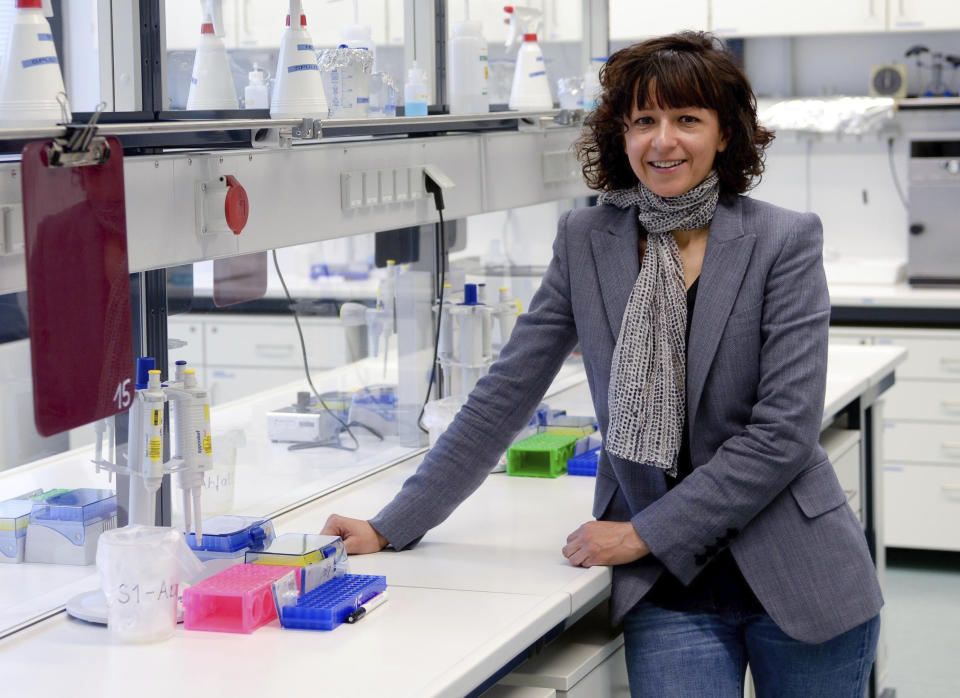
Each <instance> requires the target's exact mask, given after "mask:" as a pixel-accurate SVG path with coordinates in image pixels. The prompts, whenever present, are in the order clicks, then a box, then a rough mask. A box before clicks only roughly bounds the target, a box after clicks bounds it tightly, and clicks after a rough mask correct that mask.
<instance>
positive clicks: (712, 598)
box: [644, 277, 763, 613]
mask: <svg viewBox="0 0 960 698" xmlns="http://www.w3.org/2000/svg"><path fill="white" fill-rule="evenodd" d="M699 284H700V278H699V277H697V280H696V281H694V282H693V285H692V286H690V288H689V289H688V290H687V327H686V344H687V345H689V344H690V322H691V319H692V318H693V308H694V306H695V305H696V302H697V287H698V286H699ZM688 363H689V362H688ZM692 469H693V465H692V463H691V462H690V437H689V435H688V434H687V420H686V418H684V422H683V436H682V437H681V440H680V452H679V453H678V454H677V477H676V478H673V477H670V476H669V475H666V474H664V477H665V478H666V480H667V489H673V488H674V487H676V486H677V485H678V484H679V483H680V482H681V481H682V480H683V478H685V477H686V476H687V475H689V474H690V471H691V470H692ZM644 600H646V601H651V602H653V603H655V604H656V605H658V606H661V607H663V608H669V609H672V610H675V611H695V612H701V613H703V612H706V613H718V612H720V611H728V610H734V611H743V612H759V611H762V610H763V606H761V605H760V602H759V601H758V600H757V597H756V596H754V593H753V591H752V590H751V589H750V586H749V585H748V584H747V581H746V580H745V579H744V578H743V575H742V574H740V568H739V567H737V563H736V561H735V560H734V559H733V555H732V554H731V553H730V550H729V548H725V549H724V550H722V551H721V552H720V553H718V554H717V556H716V557H715V558H713V560H711V561H710V562H709V563H708V564H707V566H706V567H704V568H703V569H702V570H701V571H700V574H698V575H697V576H696V577H695V578H694V580H693V581H692V582H691V583H690V586H684V585H683V582H681V581H680V580H679V579H677V578H676V577H674V576H673V575H672V574H670V571H669V570H664V572H663V574H662V575H660V578H659V579H658V580H657V582H656V584H654V585H653V588H652V589H651V590H650V591H649V592H647V595H646V596H645V597H644Z"/></svg>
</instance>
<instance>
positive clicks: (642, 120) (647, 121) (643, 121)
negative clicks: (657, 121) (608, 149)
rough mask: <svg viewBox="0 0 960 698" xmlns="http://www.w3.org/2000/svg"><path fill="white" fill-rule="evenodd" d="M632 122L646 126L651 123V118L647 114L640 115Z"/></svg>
mask: <svg viewBox="0 0 960 698" xmlns="http://www.w3.org/2000/svg"><path fill="white" fill-rule="evenodd" d="M633 123H634V124H636V125H637V126H648V125H650V124H652V123H653V119H652V118H650V117H649V116H640V117H637V118H636V119H634V120H633Z"/></svg>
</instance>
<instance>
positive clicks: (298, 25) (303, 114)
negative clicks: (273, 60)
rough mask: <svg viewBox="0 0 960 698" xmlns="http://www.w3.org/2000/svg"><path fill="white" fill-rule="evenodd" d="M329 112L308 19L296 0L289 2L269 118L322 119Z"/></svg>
mask: <svg viewBox="0 0 960 698" xmlns="http://www.w3.org/2000/svg"><path fill="white" fill-rule="evenodd" d="M328 113H329V109H328V106H327V97H326V94H325V93H324V91H323V80H322V79H321V78H320V66H318V65H317V53H316V51H315V50H314V47H313V39H312V38H311V37H310V32H308V31H307V16H306V15H305V14H303V11H302V5H301V3H300V2H299V0H291V2H290V14H289V15H287V30H286V31H285V32H284V34H283V40H282V41H281V43H280V51H279V54H278V58H277V70H276V75H275V77H274V81H273V94H272V95H271V96H270V116H271V118H274V119H291V118H292V119H300V118H308V117H309V118H314V119H325V118H327V115H328Z"/></svg>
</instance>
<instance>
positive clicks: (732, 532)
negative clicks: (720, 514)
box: [727, 528, 740, 539]
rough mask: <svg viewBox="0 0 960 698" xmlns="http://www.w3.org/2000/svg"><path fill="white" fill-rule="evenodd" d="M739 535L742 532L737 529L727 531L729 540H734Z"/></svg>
mask: <svg viewBox="0 0 960 698" xmlns="http://www.w3.org/2000/svg"><path fill="white" fill-rule="evenodd" d="M738 533H740V531H738V530H737V529H735V528H728V529H727V538H729V539H733V538H735V537H736V535H737V534H738Z"/></svg>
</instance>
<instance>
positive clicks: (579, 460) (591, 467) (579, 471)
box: [567, 446, 600, 477]
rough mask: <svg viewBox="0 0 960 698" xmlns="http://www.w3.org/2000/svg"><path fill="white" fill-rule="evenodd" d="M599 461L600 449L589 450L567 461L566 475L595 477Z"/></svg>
mask: <svg viewBox="0 0 960 698" xmlns="http://www.w3.org/2000/svg"><path fill="white" fill-rule="evenodd" d="M599 461H600V447H599V446H598V447H597V448H591V449H590V450H589V451H586V452H584V453H581V454H580V455H579V456H574V457H573V458H570V459H569V460H567V475H585V476H587V477H595V476H596V474H597V463H598V462H599Z"/></svg>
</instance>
